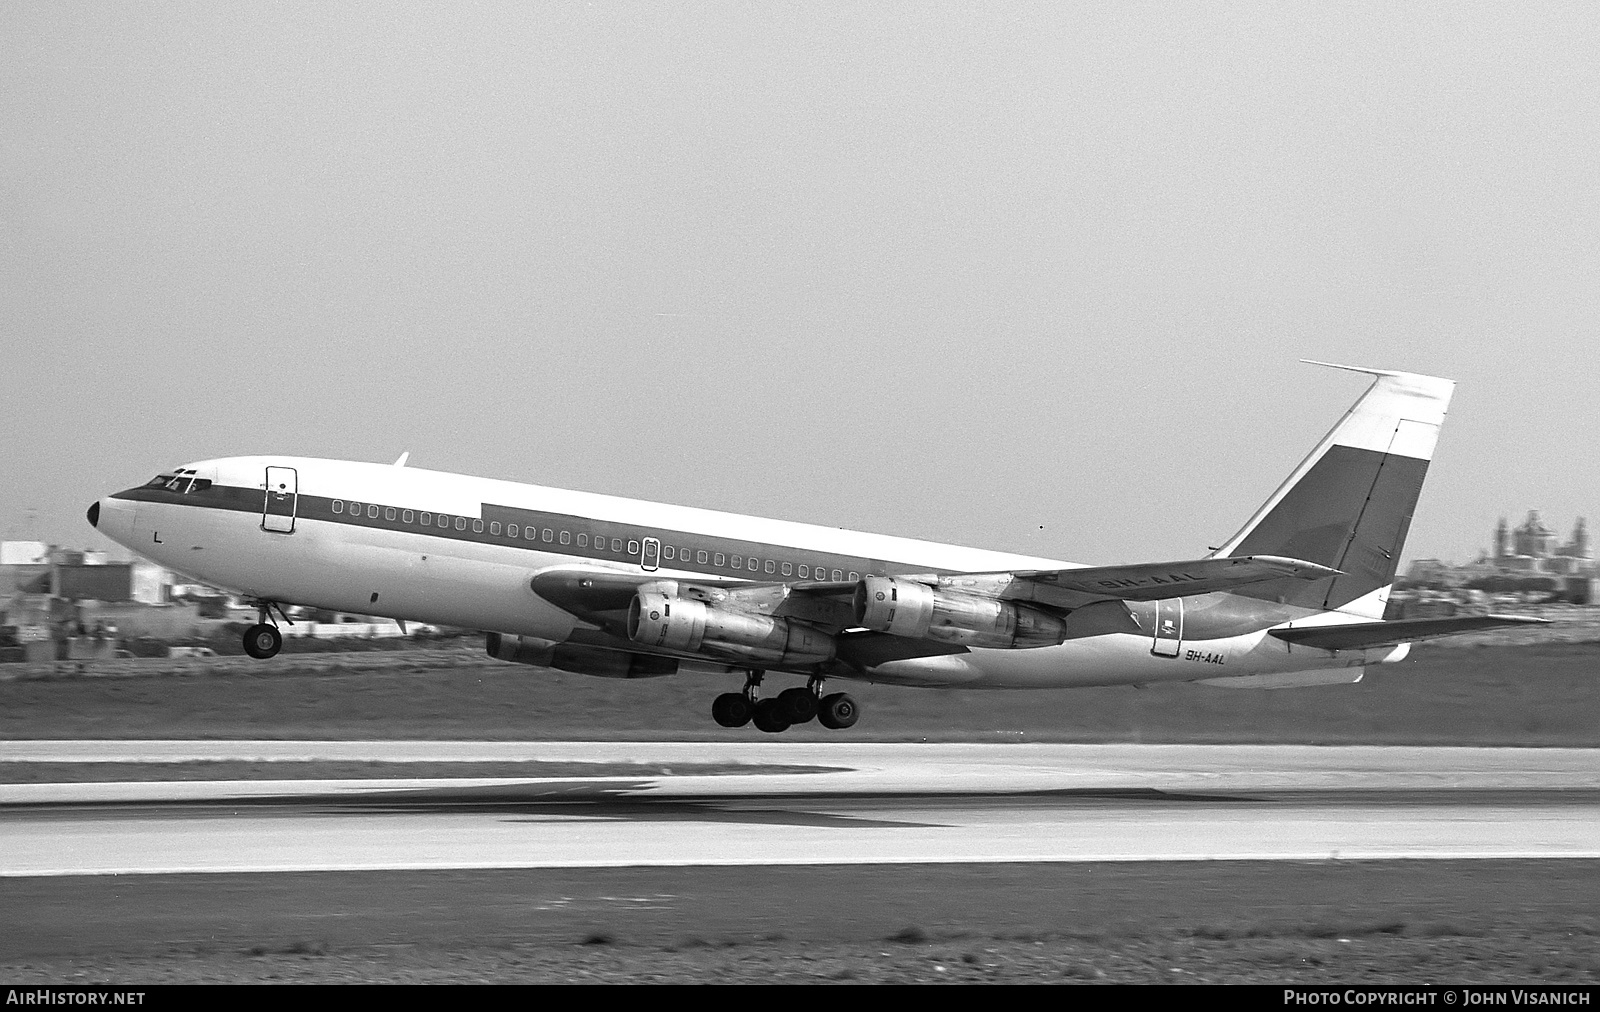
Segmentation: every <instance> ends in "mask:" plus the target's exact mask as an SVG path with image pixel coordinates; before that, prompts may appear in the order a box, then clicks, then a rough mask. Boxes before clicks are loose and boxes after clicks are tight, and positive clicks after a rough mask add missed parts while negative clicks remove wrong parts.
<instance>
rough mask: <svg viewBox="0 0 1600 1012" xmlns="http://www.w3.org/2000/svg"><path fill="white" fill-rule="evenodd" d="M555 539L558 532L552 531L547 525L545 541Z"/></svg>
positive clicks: (546, 542)
mask: <svg viewBox="0 0 1600 1012" xmlns="http://www.w3.org/2000/svg"><path fill="white" fill-rule="evenodd" d="M555 539H556V532H555V531H552V530H551V529H550V528H548V527H546V528H545V529H544V541H545V544H549V543H550V542H552V541H554V540H555Z"/></svg>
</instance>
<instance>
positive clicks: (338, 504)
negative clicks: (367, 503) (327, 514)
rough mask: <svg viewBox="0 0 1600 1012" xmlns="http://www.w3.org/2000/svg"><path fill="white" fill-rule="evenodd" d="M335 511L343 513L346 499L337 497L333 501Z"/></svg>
mask: <svg viewBox="0 0 1600 1012" xmlns="http://www.w3.org/2000/svg"><path fill="white" fill-rule="evenodd" d="M333 511H334V512H335V513H343V512H344V500H343V499H335V500H334V501H333Z"/></svg>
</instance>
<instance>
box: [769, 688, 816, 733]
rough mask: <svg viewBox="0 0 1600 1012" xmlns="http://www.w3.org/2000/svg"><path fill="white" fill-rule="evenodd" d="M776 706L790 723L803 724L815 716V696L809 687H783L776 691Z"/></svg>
mask: <svg viewBox="0 0 1600 1012" xmlns="http://www.w3.org/2000/svg"><path fill="white" fill-rule="evenodd" d="M778 706H779V707H780V708H781V709H782V710H783V715H784V716H785V717H787V718H788V719H789V723H790V724H791V725H794V724H804V723H806V722H807V721H811V720H815V719H816V716H817V696H816V693H814V692H812V691H811V690H810V689H805V688H798V687H797V688H793V689H784V690H783V691H782V692H780V693H778Z"/></svg>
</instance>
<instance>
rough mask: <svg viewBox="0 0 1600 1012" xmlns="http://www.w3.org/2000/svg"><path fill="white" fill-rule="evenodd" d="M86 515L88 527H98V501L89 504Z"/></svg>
mask: <svg viewBox="0 0 1600 1012" xmlns="http://www.w3.org/2000/svg"><path fill="white" fill-rule="evenodd" d="M87 515H88V517H89V526H90V527H99V526H100V500H99V499H96V500H95V501H94V502H92V503H90V504H89V512H88V514H87Z"/></svg>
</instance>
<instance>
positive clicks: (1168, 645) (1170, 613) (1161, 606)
mask: <svg viewBox="0 0 1600 1012" xmlns="http://www.w3.org/2000/svg"><path fill="white" fill-rule="evenodd" d="M1182 647H1183V598H1181V597H1171V598H1167V599H1166V600H1164V601H1157V602H1156V638H1155V642H1154V643H1152V644H1151V645H1150V652H1151V653H1153V654H1155V655H1156V656H1157V657H1176V656H1178V651H1179V650H1180V649H1182Z"/></svg>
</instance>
